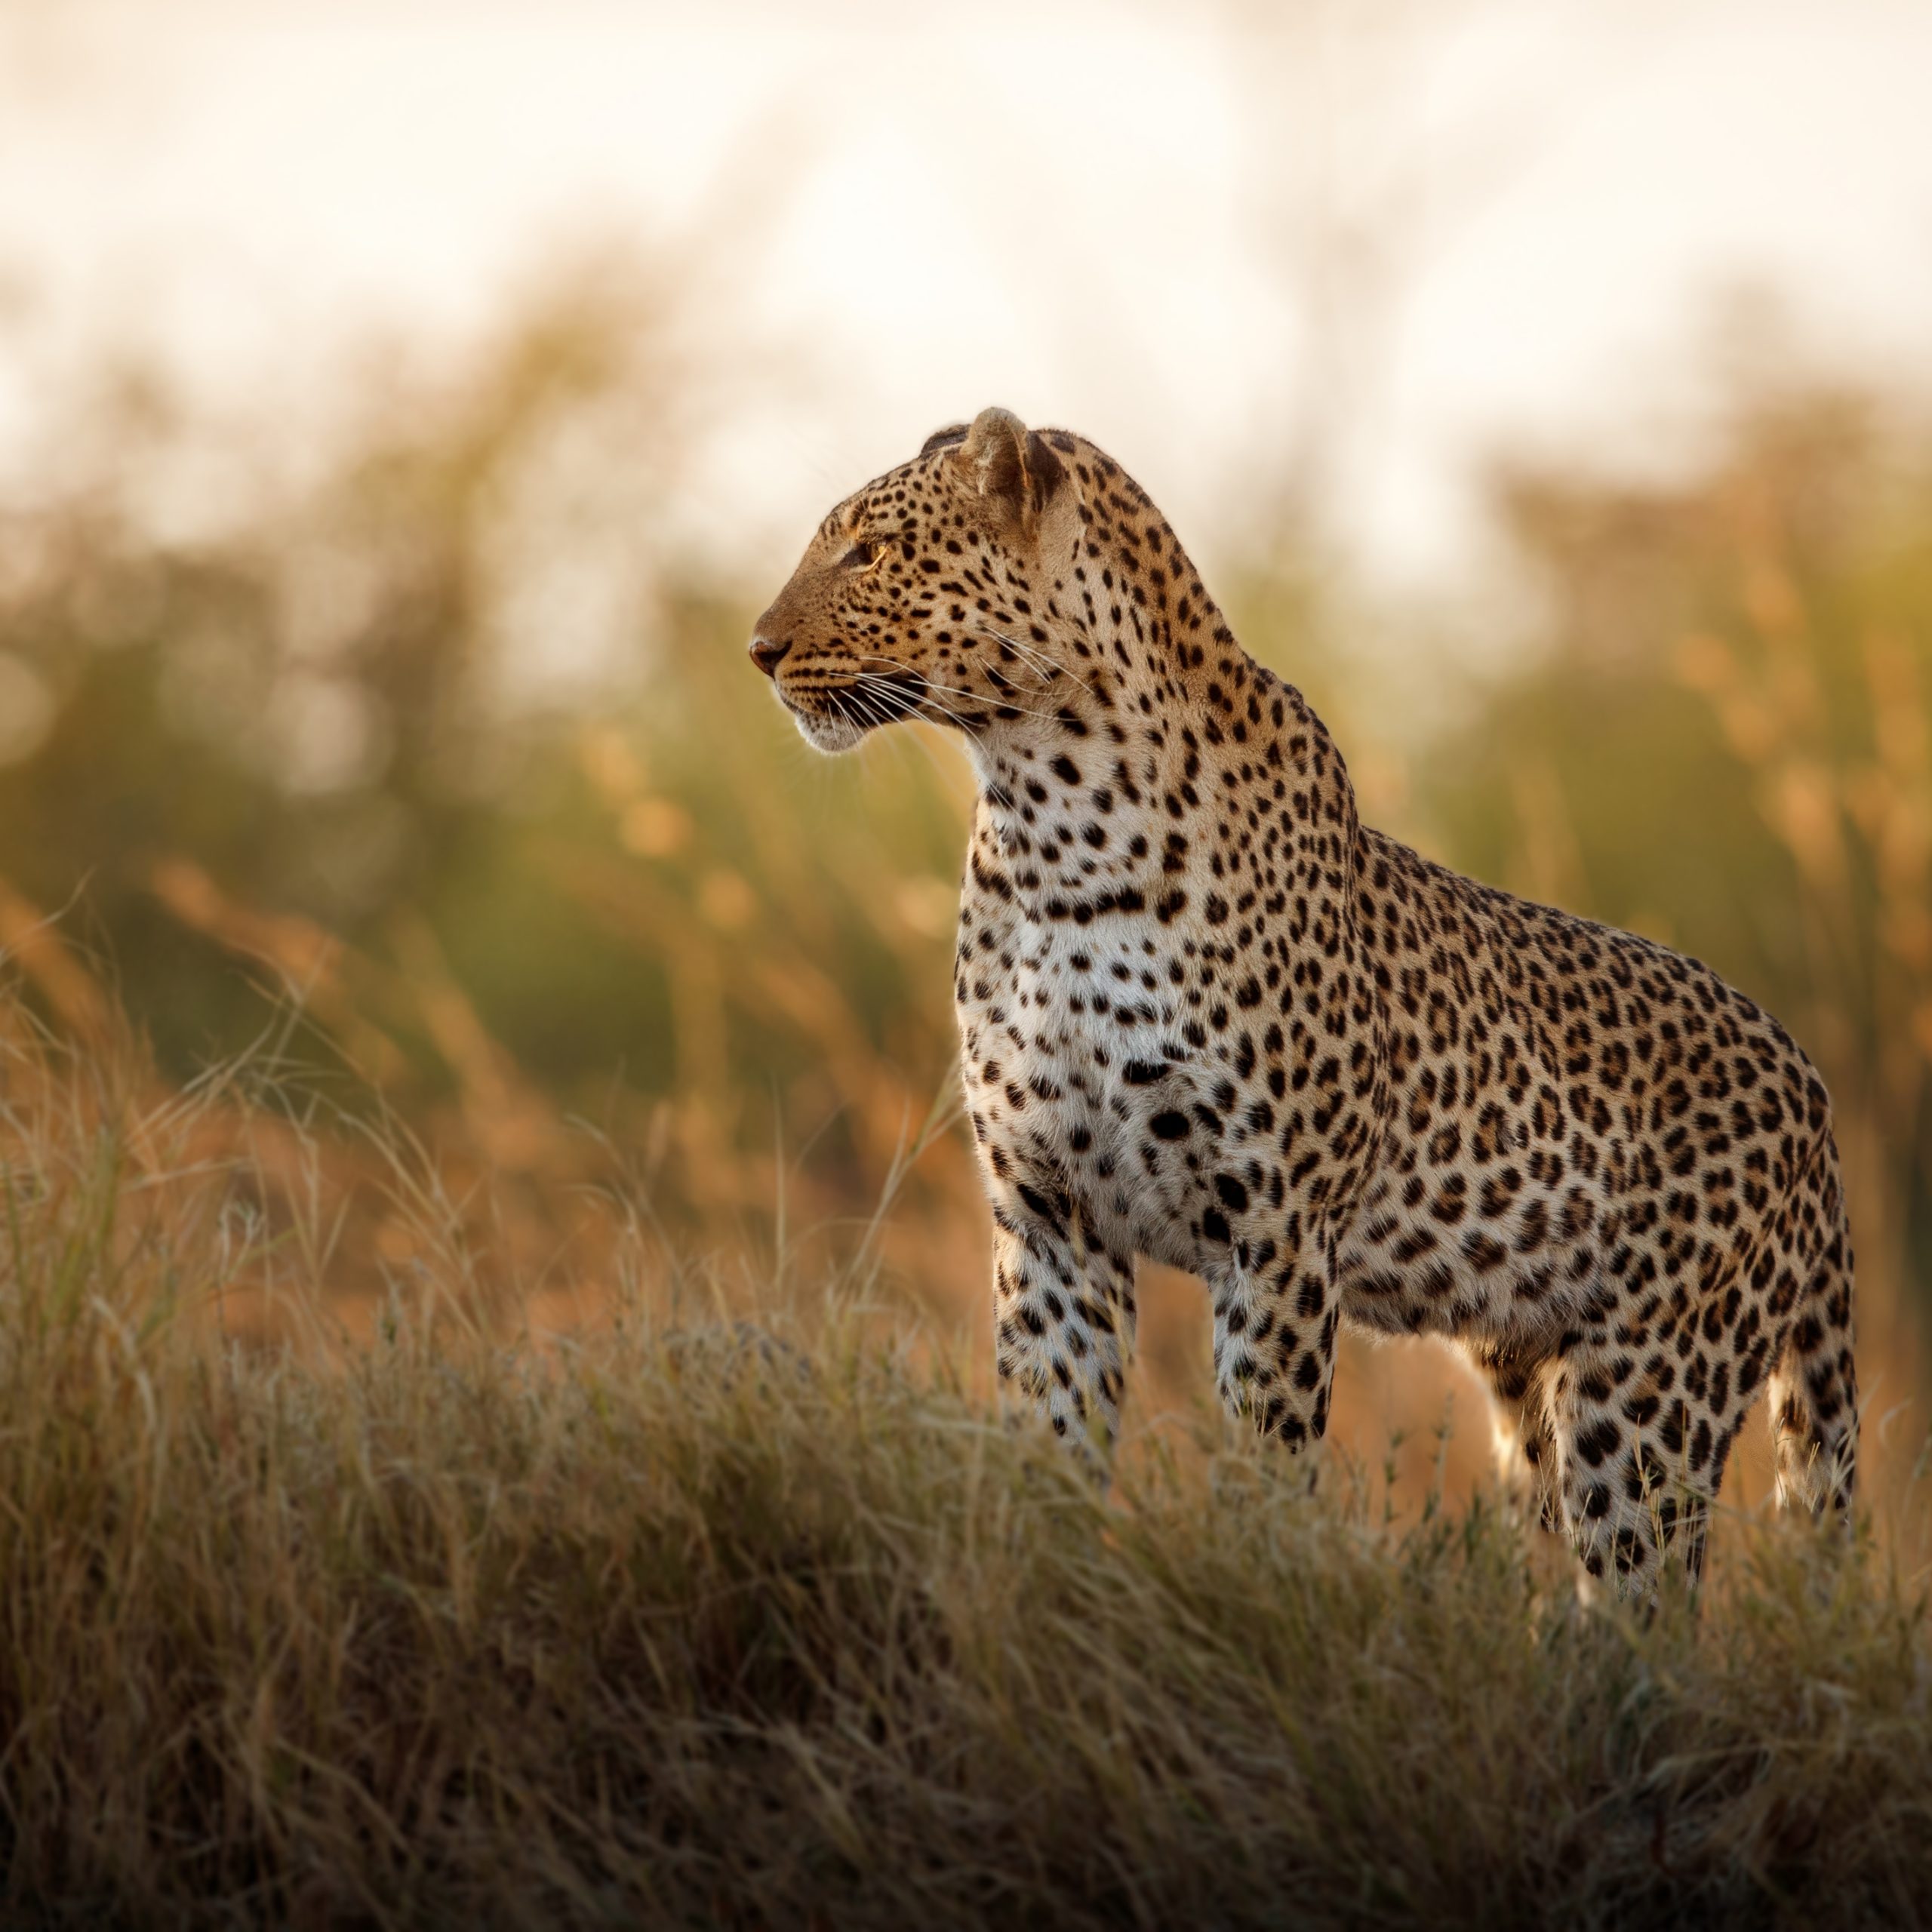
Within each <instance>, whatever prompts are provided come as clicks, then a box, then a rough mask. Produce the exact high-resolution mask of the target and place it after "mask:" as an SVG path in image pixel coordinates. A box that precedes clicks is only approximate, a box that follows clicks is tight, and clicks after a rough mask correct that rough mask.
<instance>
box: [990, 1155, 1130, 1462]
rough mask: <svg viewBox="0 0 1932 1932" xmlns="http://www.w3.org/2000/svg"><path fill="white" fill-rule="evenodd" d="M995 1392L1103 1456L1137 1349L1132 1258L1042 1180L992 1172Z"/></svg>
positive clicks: (1115, 1432)
mask: <svg viewBox="0 0 1932 1932" xmlns="http://www.w3.org/2000/svg"><path fill="white" fill-rule="evenodd" d="M988 1179H989V1191H990V1192H991V1194H992V1205H993V1310H994V1324H995V1329H994V1348H995V1358H996V1359H997V1361H998V1365H999V1375H1000V1383H1001V1393H1002V1395H1004V1396H1006V1397H1007V1398H1008V1399H1010V1400H1017V1401H1023V1402H1025V1403H1026V1404H1029V1405H1030V1406H1031V1407H1033V1408H1034V1409H1035V1411H1037V1412H1038V1414H1041V1415H1044V1417H1046V1418H1047V1419H1048V1420H1049V1421H1050V1422H1051V1423H1052V1425H1053V1427H1054V1432H1055V1433H1056V1434H1057V1435H1060V1436H1062V1437H1063V1438H1066V1440H1067V1441H1069V1442H1072V1443H1073V1444H1076V1445H1077V1446H1079V1447H1083V1448H1085V1449H1087V1450H1088V1451H1091V1452H1093V1453H1094V1454H1097V1455H1098V1456H1100V1457H1105V1456H1106V1454H1107V1453H1108V1451H1109V1448H1110V1447H1111V1445H1112V1443H1113V1442H1114V1441H1115V1440H1116V1439H1117V1438H1118V1435H1119V1432H1120V1404H1121V1392H1122V1385H1123V1383H1124V1379H1125V1376H1126V1371H1127V1364H1128V1360H1129V1359H1130V1358H1131V1355H1132V1354H1133V1351H1134V1263H1133V1260H1132V1257H1131V1256H1127V1255H1122V1254H1116V1253H1115V1252H1113V1251H1112V1250H1110V1249H1109V1247H1107V1246H1106V1244H1104V1243H1103V1241H1100V1240H1099V1239H1098V1238H1097V1237H1096V1235H1095V1234H1094V1230H1093V1228H1092V1226H1091V1223H1089V1222H1088V1219H1087V1217H1085V1216H1084V1214H1082V1213H1081V1211H1080V1209H1079V1207H1078V1204H1076V1203H1075V1202H1074V1201H1071V1200H1070V1199H1069V1198H1068V1197H1067V1195H1066V1193H1065V1192H1064V1191H1063V1189H1060V1187H1059V1186H1057V1184H1056V1183H1054V1182H1053V1181H1051V1180H1049V1179H1048V1178H1046V1177H1035V1178H1034V1179H1032V1180H1023V1179H1020V1178H1017V1177H1015V1176H1014V1175H1012V1174H1006V1175H1004V1176H996V1175H989V1177H988Z"/></svg>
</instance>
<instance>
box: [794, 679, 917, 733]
mask: <svg viewBox="0 0 1932 1932" xmlns="http://www.w3.org/2000/svg"><path fill="white" fill-rule="evenodd" d="M925 695H926V681H925V679H924V678H922V677H921V676H920V675H919V674H918V672H916V671H895V672H890V673H869V674H867V675H866V676H865V677H863V678H855V679H854V680H853V681H851V683H849V684H844V685H820V686H819V687H818V688H816V689H814V690H810V691H786V689H785V688H783V685H780V686H779V687H778V700H779V702H780V703H781V704H783V706H784V707H785V709H786V710H787V711H789V712H790V713H791V714H792V718H793V720H794V721H795V722H796V724H797V725H798V730H799V732H800V733H801V735H802V736H803V737H804V740H805V742H806V743H808V744H809V745H811V746H814V748H815V749H817V750H820V751H822V752H843V751H850V750H851V749H852V747H853V746H854V745H856V744H857V743H858V742H859V741H860V739H862V738H863V737H865V736H866V734H867V733H868V732H869V731H874V730H876V729H877V728H878V726H880V725H881V724H894V723H896V722H897V721H898V720H899V719H900V718H907V717H909V716H911V715H912V713H913V712H915V711H917V710H918V708H919V706H920V705H921V703H924V700H925Z"/></svg>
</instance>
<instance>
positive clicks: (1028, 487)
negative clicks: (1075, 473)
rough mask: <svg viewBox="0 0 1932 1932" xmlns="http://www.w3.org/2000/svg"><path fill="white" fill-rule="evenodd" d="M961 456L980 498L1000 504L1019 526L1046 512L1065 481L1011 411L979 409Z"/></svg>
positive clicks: (1063, 473) (1050, 455)
mask: <svg viewBox="0 0 1932 1932" xmlns="http://www.w3.org/2000/svg"><path fill="white" fill-rule="evenodd" d="M959 454H960V455H961V457H962V458H963V459H964V462H965V464H966V467H967V473H968V475H971V477H973V478H974V480H975V481H976V482H977V485H978V486H979V491H980V495H981V496H983V497H999V498H1001V499H1002V500H1004V501H1005V502H1006V503H1008V504H1009V505H1010V506H1011V508H1012V509H1013V510H1014V512H1015V513H1016V514H1017V515H1019V516H1020V518H1022V519H1023V520H1030V519H1031V518H1033V517H1035V516H1037V515H1038V514H1039V512H1041V510H1042V509H1044V508H1045V506H1046V505H1047V503H1048V500H1050V499H1051V497H1052V495H1053V494H1054V491H1056V490H1057V489H1058V488H1060V485H1061V483H1062V482H1063V481H1065V479H1066V469H1065V466H1063V464H1062V463H1061V462H1060V458H1059V457H1057V456H1056V455H1054V453H1053V451H1051V450H1050V449H1049V448H1048V447H1047V445H1045V443H1044V442H1043V441H1041V439H1040V438H1039V437H1038V436H1036V435H1035V434H1034V433H1033V432H1032V430H1030V429H1028V428H1027V426H1026V424H1025V423H1023V422H1021V421H1020V418H1019V417H1017V416H1016V415H1014V413H1013V412H1012V411H1011V410H1010V409H983V410H981V411H980V413H979V414H978V415H977V416H976V417H974V419H973V426H972V427H971V429H968V431H967V432H966V440H965V441H964V443H963V444H961V446H960V451H959Z"/></svg>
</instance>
